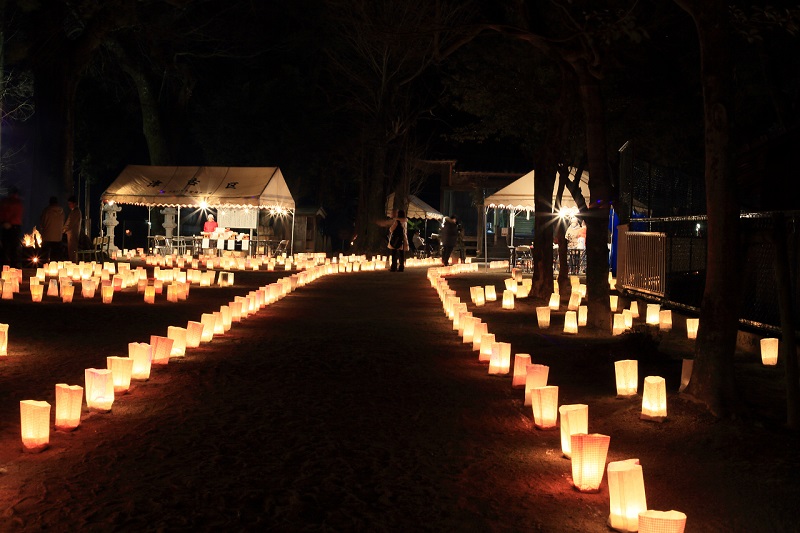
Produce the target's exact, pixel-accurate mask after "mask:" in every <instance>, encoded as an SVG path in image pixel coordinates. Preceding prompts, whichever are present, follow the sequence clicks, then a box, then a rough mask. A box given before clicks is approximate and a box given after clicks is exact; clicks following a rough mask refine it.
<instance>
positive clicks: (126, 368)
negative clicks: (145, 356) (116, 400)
mask: <svg viewBox="0 0 800 533" xmlns="http://www.w3.org/2000/svg"><path fill="white" fill-rule="evenodd" d="M106 366H108V369H109V370H111V379H112V380H113V382H114V394H125V393H126V392H128V389H130V388H131V375H132V374H133V359H131V358H130V357H118V356H116V355H111V356H109V357H106Z"/></svg>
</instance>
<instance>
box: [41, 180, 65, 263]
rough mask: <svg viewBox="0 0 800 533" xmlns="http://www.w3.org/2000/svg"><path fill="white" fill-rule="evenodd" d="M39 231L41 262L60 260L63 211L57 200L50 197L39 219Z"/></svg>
mask: <svg viewBox="0 0 800 533" xmlns="http://www.w3.org/2000/svg"><path fill="white" fill-rule="evenodd" d="M39 231H40V232H41V234H42V258H41V259H42V262H43V263H45V262H48V261H58V260H59V259H61V258H62V257H61V239H62V237H63V236H64V210H63V209H62V208H61V206H60V205H58V198H56V197H55V196H51V197H50V205H48V206H47V207H45V208H44V211H42V215H41V216H40V217H39Z"/></svg>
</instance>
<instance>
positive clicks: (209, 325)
mask: <svg viewBox="0 0 800 533" xmlns="http://www.w3.org/2000/svg"><path fill="white" fill-rule="evenodd" d="M200 323H201V324H203V334H202V335H201V336H200V342H209V341H211V339H213V338H214V325H215V324H216V323H217V319H216V318H215V317H214V314H213V313H203V314H202V315H201V316H200Z"/></svg>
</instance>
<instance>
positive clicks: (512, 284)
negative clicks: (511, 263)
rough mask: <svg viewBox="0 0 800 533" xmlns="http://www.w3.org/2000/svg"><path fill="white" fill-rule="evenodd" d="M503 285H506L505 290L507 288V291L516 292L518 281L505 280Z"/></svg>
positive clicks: (512, 279)
mask: <svg viewBox="0 0 800 533" xmlns="http://www.w3.org/2000/svg"><path fill="white" fill-rule="evenodd" d="M512 274H513V273H512ZM503 284H504V285H505V288H506V290H507V291H514V290H516V286H517V281H516V280H515V279H514V278H513V277H512V278H506V279H504V280H503Z"/></svg>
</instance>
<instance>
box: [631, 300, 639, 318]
mask: <svg viewBox="0 0 800 533" xmlns="http://www.w3.org/2000/svg"><path fill="white" fill-rule="evenodd" d="M630 311H631V315H633V318H639V302H637V301H636V300H632V301H631V309H630Z"/></svg>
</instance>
